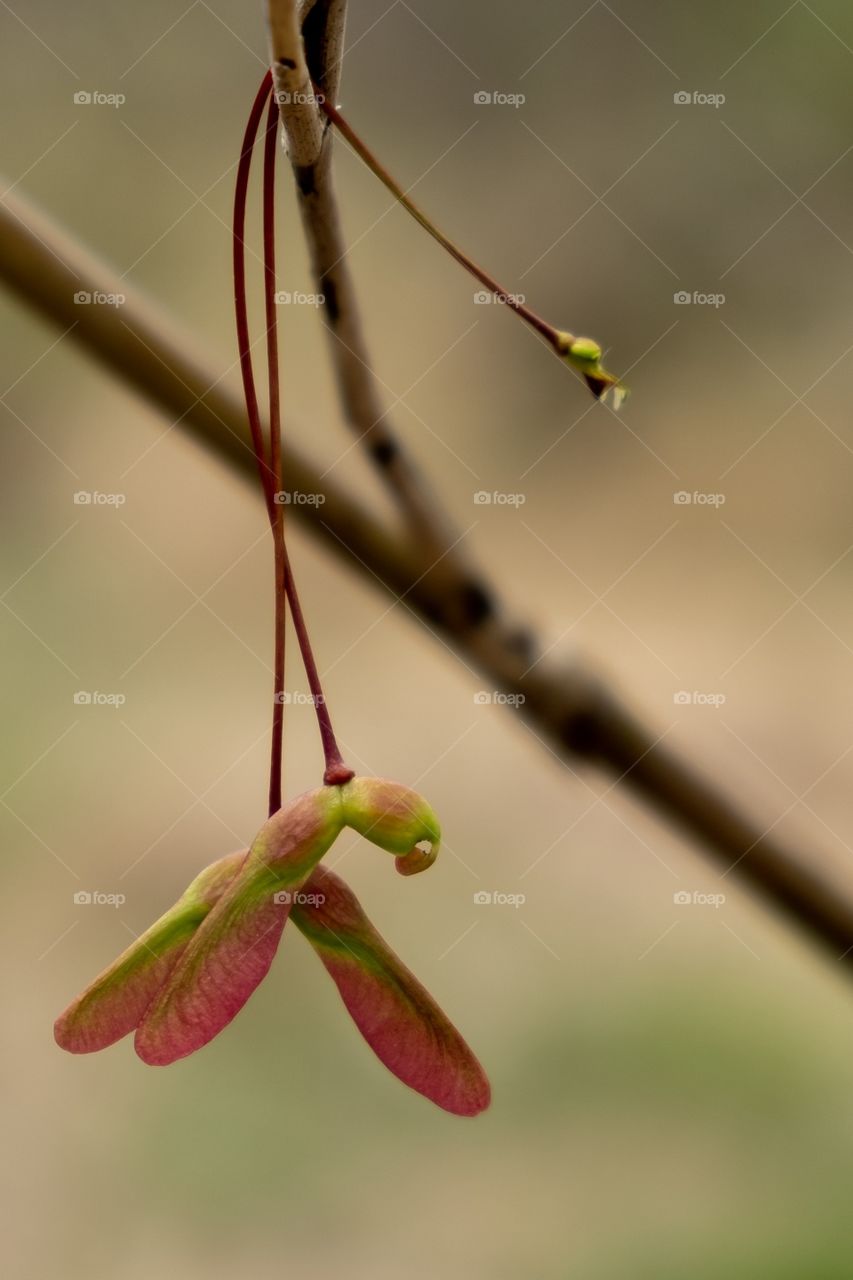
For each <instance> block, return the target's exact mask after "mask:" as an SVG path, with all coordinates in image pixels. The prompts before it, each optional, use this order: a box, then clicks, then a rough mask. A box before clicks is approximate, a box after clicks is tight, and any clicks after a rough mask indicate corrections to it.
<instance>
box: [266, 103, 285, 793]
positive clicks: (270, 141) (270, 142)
mask: <svg viewBox="0 0 853 1280" xmlns="http://www.w3.org/2000/svg"><path fill="white" fill-rule="evenodd" d="M277 149H278V106H277V104H276V102H275V100H274V99H273V98H270V102H269V111H268V115H267V129H266V136H265V138H264V190H263V211H264V311H265V315H266V322H267V368H268V385H269V431H270V449H269V469H270V471H271V472H272V474H273V476H274V477H275V486H276V490H278V491H279V494H280V493H281V491H282V490H283V489H284V475H283V473H282V466H281V395H280V391H279V372H278V317H277V315H276V301H275V271H276V261H275V157H276V151H277ZM274 501H275V495H274ZM272 539H273V548H274V552H275V562H274V573H275V586H274V594H275V621H274V623H273V626H274V628H275V655H274V659H273V713H272V740H271V743H270V789H269V812H270V817H272V815H273V814H274V813H276V812H277V811H278V810H279V809H280V808H281V772H282V755H283V745H284V659H285V624H286V620H287V617H286V615H287V596H286V591H287V579H288V573H287V569H286V564H287V558H286V552H285V547H284V506H283V504H282V503H281V501H279V502H276V503H275V506H274V508H273V516H272Z"/></svg>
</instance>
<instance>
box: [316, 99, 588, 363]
mask: <svg viewBox="0 0 853 1280" xmlns="http://www.w3.org/2000/svg"><path fill="white" fill-rule="evenodd" d="M317 100H318V102H319V103H320V107H321V109H322V110H323V111H324V112H325V114H326V115H327V116H328V118H329V120H331V122H332V124H333V125H334V126H335V128H336V129H337V131H338V133H340V134H341V135H342V136H343V137H344V138H346V140H347V142H348V143H349V144H350V146H351V147H352V149H353V151H354V152H355V153H356V155H357V156H358V157H359V159H361V160H363V161H364V163H365V164H366V165H367V167H368V169H370V171H371V172H372V173H374V174H375V175H376V177H377V178H378V179H379V181H380V182H381V183H382V185H383V186H385V187H387V189H388V190H389V191H390V192H391V194H392V196H394V198H395V199H396V200H398V201H399V202H400V204H401V205H402V206H403V208H404V209H405V210H406V211H407V212H408V213H410V214H411V215H412V217H413V218H414V219H415V221H416V222H418V223H419V224H420V225H421V226H422V227H423V229H424V231H426V232H428V233H429V235H431V236H432V238H433V240H437V241H438V243H439V244H440V245H441V247H442V248H443V249H446V250H447V252H448V253H449V254H450V256H451V257H452V258H455V259H456V261H457V262H458V263H459V264H460V266H463V267H464V268H465V270H466V271H469V272H470V273H471V275H472V276H474V278H475V279H476V280H479V282H480V284H482V285H483V286H484V287H485V288H486V289H488V290H489V292H490V293H494V294H496V295H497V296H498V297H499V298H500V300H501V302H504V303H505V304H506V305H507V306H508V307H509V308H510V309H511V310H512V311H514V312H515V313H516V314H517V315H519V316H521V318H522V320H524V321H525V322H526V323H527V324H529V325H530V327H531V328H532V329H534V330H535V331H536V333H538V334H539V335H540V337H542V338H544V339H545V341H546V342H547V343H548V344H549V345H550V346H551V347H553V348H554V350H555V351H556V352H557V354H558V355H565V347H566V339H567V338H570V335H568V334H565V333H563V332H561V330H559V329H556V328H555V327H554V325H552V324H549V323H548V321H547V320H543V319H542V317H541V316H540V315H537V313H536V312H535V311H533V310H532V309H531V308H530V307H528V306H525V304H524V303H523V302H520V301H519V300H518V298H517V297H516V295H515V294H513V293H510V292H509V290H508V289H505V288H504V286H503V285H502V284H501V283H500V282H499V281H498V280H496V279H495V278H494V276H492V275H490V274H489V272H488V271H486V270H485V269H484V268H483V267H481V266H480V265H479V263H477V262H475V261H474V259H473V258H470V257H469V256H468V254H467V253H465V252H464V251H463V250H462V249H460V248H459V246H458V245H457V244H455V243H454V242H453V241H452V240H451V239H450V237H449V236H446V235H445V234H444V232H443V231H441V230H440V229H439V228H438V227H437V226H436V225H435V223H434V222H431V221H430V219H429V218H428V217H427V215H426V214H425V213H424V212H423V210H422V209H420V208H419V207H418V205H416V204H415V202H414V200H412V199H410V197H409V196H408V195H407V194H406V192H405V190H404V189H403V187H401V186H400V183H399V182H398V181H397V179H396V178H394V177H392V176H391V174H390V173H389V172H388V170H387V169H386V168H385V166H384V165H383V164H382V162H381V161H380V160H379V159H378V158H377V157H376V156H375V155H374V154H373V152H372V151H371V150H370V148H369V147H368V145H367V143H366V142H364V140H363V139H362V138H361V137H359V135H358V134H357V133H356V132H355V130H354V129H353V127H352V125H351V124H350V123H349V121H348V120H346V119H345V118H344V117H343V116H342V115H341V113H340V111H338V109H337V107H334V106H332V104H331V103H330V102H329V101H328V99H327V98H326V97H325V95H323V94H322V93H321V92H320V90H319V89H318V90H317ZM571 340H572V341H573V339H571Z"/></svg>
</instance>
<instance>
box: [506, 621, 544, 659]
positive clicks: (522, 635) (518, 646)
mask: <svg viewBox="0 0 853 1280" xmlns="http://www.w3.org/2000/svg"><path fill="white" fill-rule="evenodd" d="M506 647H507V649H509V651H510V653H513V654H515V655H516V656H517V657H519V658H523V659H524V661H525V662H530V661H531V660H532V658H533V657H534V655H535V653H536V650H537V644H536V637H535V636H534V635H533V632H532V631H527V630H525V629H524V628H522V627H519V629H518V630H517V631H512V632H510V634H509V635H508V636H507V638H506Z"/></svg>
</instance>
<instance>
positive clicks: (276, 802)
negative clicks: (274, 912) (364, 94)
mask: <svg viewBox="0 0 853 1280" xmlns="http://www.w3.org/2000/svg"><path fill="white" fill-rule="evenodd" d="M271 90H272V77H271V75H270V73H267V75H266V76H265V77H264V80H263V82H262V84H261V87H260V89H259V90H258V93H257V96H256V97H255V101H254V103H253V105H252V110H251V112H250V114H249V121H248V124H247V126H246V132H245V135H244V138H243V149H242V151H241V154H240V162H239V165H238V168H237V183H236V192H235V198H234V237H233V250H234V306H235V313H236V318H237V335H238V344H239V355H240V372H241V374H242V378H243V391H244V395H245V399H246V412H247V416H248V418H249V427H250V432H251V436H252V445H253V448H254V453H255V458H256V461H257V465H258V470H259V472H260V477H261V486H262V489H263V493H264V499H265V502H266V508H267V516H268V518H269V522H270V528H271V529H272V534H273V544H274V547H275V584H276V591H275V655H274V686H275V687H274V693H275V697H274V702H273V727H272V744H271V749H270V786H269V804H270V813H271V814H272V813H275V812H276V810H277V809H280V808H281V761H282V738H283V730H284V689H283V685H284V651H285V641H284V623H285V607H286V603H289V604H290V609H291V614H292V617H293V624H294V629H295V631H296V638H297V641H298V643H299V650H300V653H301V655H302V661H303V664H304V666H305V673H306V676H307V678H308V684H309V688H310V689H311V694H312V700H313V703H314V711H315V714H316V716H317V724H318V727H319V730H320V740H321V742H322V745H323V755H324V759H325V772H324V775H323V780H324V782H326V783H327V784H329V785H336V784H342V783H344V782H348V781H349V779H350V778H352V777H353V776H354V774H353V771H352V770H351V769H348V768H347V766H346V765H345V764H344V762H343V758H342V756H341V753H340V750H339V748H338V744H337V740H336V738H335V734H334V730H333V728H332V721H331V716H330V715H329V710H328V706H327V704H326V699H325V696H324V694H323V689H322V685H321V682H320V675H319V671H318V670H317V663H316V660H315V658H314V653H313V650H312V648H311V640H310V637H309V635H308V628H307V625H306V623H305V617H304V614H303V612H302V606H301V604H300V602H299V597H298V595H297V592H296V584H295V582H294V580H293V574H292V571H291V568H290V561H289V559H288V555H287V548H286V542H285V536H284V512H283V507H282V503H281V502H280V501H278V502H277V501H276V495H277V493H280V492H281V491H282V490H283V488H284V484H283V477H282V475H281V404H280V392H279V374H278V323H277V317H276V310H275V307H276V302H275V158H276V150H277V124H278V116H277V112H276V103H275V101H274V99H273V100H272V101H271V102H270V110H269V116H268V120H267V127H266V132H265V135H264V181H263V225H264V310H265V315H266V329H267V332H266V345H267V363H268V371H269V401H270V448H269V458H267V455H266V450H265V448H264V436H263V428H262V425H261V419H260V410H259V407H258V395H257V389H256V386H255V374H254V366H253V363H252V353H251V342H250V337H249V316H248V302H247V297H246V262H245V238H244V232H245V223H246V203H247V197H248V186H249V174H250V170H251V162H252V150H253V148H254V143H255V139H256V137H257V133H258V127H259V125H260V121H261V116H262V115H263V111H264V107H265V105H266V102H267V99H268V98H269V96H270V93H271Z"/></svg>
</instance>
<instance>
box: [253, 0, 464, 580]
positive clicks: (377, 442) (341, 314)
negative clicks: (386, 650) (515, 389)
mask: <svg viewBox="0 0 853 1280" xmlns="http://www.w3.org/2000/svg"><path fill="white" fill-rule="evenodd" d="M293 8H294V6H293V3H292V0H268V12H269V15H270V29H271V31H272V32H274V33H279V34H277V35H276V36H274V39H273V41H272V44H271V50H272V56H273V58H275V59H276V60H279V59H280V57H281V50H282V49H283V48H284V47H285V43H284V42H285V35H284V34H283V33H284V31H285V28H286V30H287V38H288V39H289V40H296V42H297V43H298V44H299V48H300V51H302V50H303V49H304V52H300V54H299V58H298V59H297V58H296V57H295V54H294V50H293V48H292V47H291V46H290V45H288V46H287V47H288V48H289V49H290V52H289V53H288V54H287V57H288V58H289V59H290V60H291V61H297V62H298V66H299V70H298V71H296V72H294V73H293V74H294V76H301V75H302V67H303V66H307V67H308V69H309V71H310V76H311V79H312V80H313V81H314V83H315V84H316V85H317V86H318V87H319V88H320V89H321V90H322V92H323V93H324V94H327V95H328V96H329V97H330V98H334V96H335V95H336V93H337V88H338V84H339V81H340V73H341V52H342V48H343V31H344V21H345V13H346V0H315V3H314V4H313V5H311V8H310V12H309V13H308V14H307V16H305V19H304V27H303V34H304V42H303V40H302V39H301V37H300V33H299V32H298V31H297V32H296V34H295V35H294V32H293V19H292V11H293ZM279 73H280V67H278V66H276V67H274V75H275V76H276V78H277V80H278V77H279ZM280 110H281V120H282V125H283V127H284V130H285V134H286V137H287V142H288V152H289V155H290V160H291V163H292V165H293V171H294V176H295V178H296V184H297V189H298V195H299V208H300V212H301V215H302V222H303V226H304V229H305V236H306V239H307V242H308V248H309V253H310V257H311V266H312V271H313V275H314V280H315V286H316V289H317V292H318V293H319V294H321V295H322V297H323V299H324V304H323V314H324V319H325V321H326V331H327V334H328V336H329V342H330V350H331V356H332V362H333V366H334V369H335V374H336V377H337V382H338V390H339V393H340V398H341V404H342V406H343V410H344V414H345V416H346V419H347V421H348V423H349V425H350V427H351V428H352V430H353V431H354V432H355V433H356V435H357V436H358V437H359V439H360V440H361V442H362V444H363V445H364V446H365V448H366V449H367V452H368V456H369V457H370V458H371V460H372V462H373V464H374V466H375V467H376V469H377V472H378V474H379V475H380V476H381V478H382V480H383V482H384V483H385V484H386V485H387V486H388V488H389V490H390V492H391V494H392V496H393V497H394V498H395V499H396V501H397V504H398V506H399V508H400V511H401V512H402V514H403V516H404V518H405V519H406V521H407V523H408V525H409V528H410V530H411V531H412V533H413V534H414V535H415V538H414V540H413V547H414V548H415V553H416V554H420V557H421V566H422V569H424V570H428V572H430V573H431V574H435V575H436V576H437V578H438V580H439V582H441V581H444V580H445V578H446V576H447V574H448V572H449V569H450V566H449V565H448V564H446V560H447V558H448V557H450V558H451V559H452V558H453V556H454V554H455V553H454V552H453V551H451V550H450V549H451V548H452V547H453V545H454V543H455V541H456V534H455V532H454V531H453V530H452V529H451V528H450V526H449V524H448V522H447V521H446V519H444V518H443V517H442V514H441V506H440V504H439V503H438V502H437V501H436V499H435V497H434V496H433V495H432V494H431V492H430V490H429V485H428V483H427V481H426V480H425V478H424V477H423V475H422V474H421V473H420V471H419V470H418V468H417V467H416V465H415V463H414V462H413V460H412V459H411V458H410V457H409V456H408V453H407V452H406V450H405V449H404V448H403V445H402V443H401V441H400V439H399V438H398V436H397V435H396V433H395V432H394V429H393V427H392V426H391V423H390V421H389V418H388V414H387V410H386V408H385V406H384V404H383V399H382V395H381V393H380V391H379V387H378V384H377V380H376V377H375V376H374V373H373V369H372V363H371V359H370V353H369V351H368V348H367V342H366V340H365V336H364V328H363V325H362V320H361V312H360V308H359V305H358V300H357V297H356V292H355V288H354V285H353V280H352V276H351V274H350V270H349V266H348V263H347V246H346V243H345V241H344V236H343V230H342V227H341V220H340V214H339V209H338V202H337V197H336V195H335V189H334V181H333V178H332V167H331V158H332V133H331V130H327V132H326V134H325V135H324V137H323V139H322V145H321V146H319V147H318V148H317V149H316V151H315V152H314V153H313V155H311V156H310V158H308V159H306V157H308V155H309V152H308V149H306V148H305V147H304V146H303V145H302V135H300V134H299V133H298V132H297V131H296V130H295V127H294V119H295V115H294V111H293V110H292V109H290V108H287V109H286V104H284V105H282V106H281V108H280ZM312 110H313V112H314V113H315V114H316V117H317V120H318V121H319V122H320V128H321V129H322V128H323V127H324V126H325V125H326V121H325V117H324V116H322V113H321V112H320V110H319V108H318V107H317V105H316V104H315V103H312ZM430 566H433V567H432V568H430Z"/></svg>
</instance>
